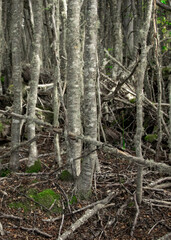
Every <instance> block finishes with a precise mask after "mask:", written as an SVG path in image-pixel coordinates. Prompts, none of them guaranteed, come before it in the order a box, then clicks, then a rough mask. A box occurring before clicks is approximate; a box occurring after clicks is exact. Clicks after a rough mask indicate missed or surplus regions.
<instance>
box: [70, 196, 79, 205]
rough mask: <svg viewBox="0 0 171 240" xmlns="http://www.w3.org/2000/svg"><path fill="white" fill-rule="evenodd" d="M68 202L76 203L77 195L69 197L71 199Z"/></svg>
mask: <svg viewBox="0 0 171 240" xmlns="http://www.w3.org/2000/svg"><path fill="white" fill-rule="evenodd" d="M69 203H70V204H71V205H73V204H76V203H77V197H76V196H75V195H74V196H73V197H72V198H71V200H70V201H69Z"/></svg>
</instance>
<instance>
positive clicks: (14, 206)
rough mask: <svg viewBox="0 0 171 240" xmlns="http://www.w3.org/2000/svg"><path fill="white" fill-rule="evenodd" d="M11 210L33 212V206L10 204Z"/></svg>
mask: <svg viewBox="0 0 171 240" xmlns="http://www.w3.org/2000/svg"><path fill="white" fill-rule="evenodd" d="M9 207H10V208H13V209H16V210H24V212H28V211H30V210H31V206H30V205H29V202H24V203H23V202H19V201H16V202H11V203H10V204H9Z"/></svg>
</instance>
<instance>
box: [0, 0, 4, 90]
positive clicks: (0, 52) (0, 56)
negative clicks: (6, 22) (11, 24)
mask: <svg viewBox="0 0 171 240" xmlns="http://www.w3.org/2000/svg"><path fill="white" fill-rule="evenodd" d="M2 41H3V29H2V0H0V95H1V94H2V82H1V70H2V55H3V51H2Z"/></svg>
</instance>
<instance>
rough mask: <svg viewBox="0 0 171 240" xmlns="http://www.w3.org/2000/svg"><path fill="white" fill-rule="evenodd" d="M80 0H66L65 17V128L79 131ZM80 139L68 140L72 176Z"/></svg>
mask: <svg viewBox="0 0 171 240" xmlns="http://www.w3.org/2000/svg"><path fill="white" fill-rule="evenodd" d="M80 7H81V6H80V0H75V1H74V0H71V1H68V13H67V15H68V18H67V36H66V38H67V46H66V47H67V113H68V119H67V129H68V132H73V133H75V134H80V133H81V117H80V70H81V69H80V33H79V30H80ZM80 156H81V141H78V142H75V141H73V140H69V149H68V162H69V163H70V165H71V171H72V174H73V175H74V177H76V176H79V174H80V171H81V165H80V158H79V159H77V158H78V157H80Z"/></svg>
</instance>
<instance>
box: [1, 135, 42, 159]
mask: <svg viewBox="0 0 171 240" xmlns="http://www.w3.org/2000/svg"><path fill="white" fill-rule="evenodd" d="M38 137H39V136H38V135H37V136H36V137H34V138H32V139H30V140H28V141H25V142H22V143H20V144H17V145H16V146H15V147H13V148H11V150H10V151H9V152H7V153H5V154H3V155H2V156H0V162H1V161H2V160H3V159H4V158H5V157H9V156H10V155H11V153H12V152H14V151H15V150H16V149H18V148H20V147H23V146H25V145H30V144H31V143H32V142H34V141H36V139H37V138H38Z"/></svg>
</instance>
